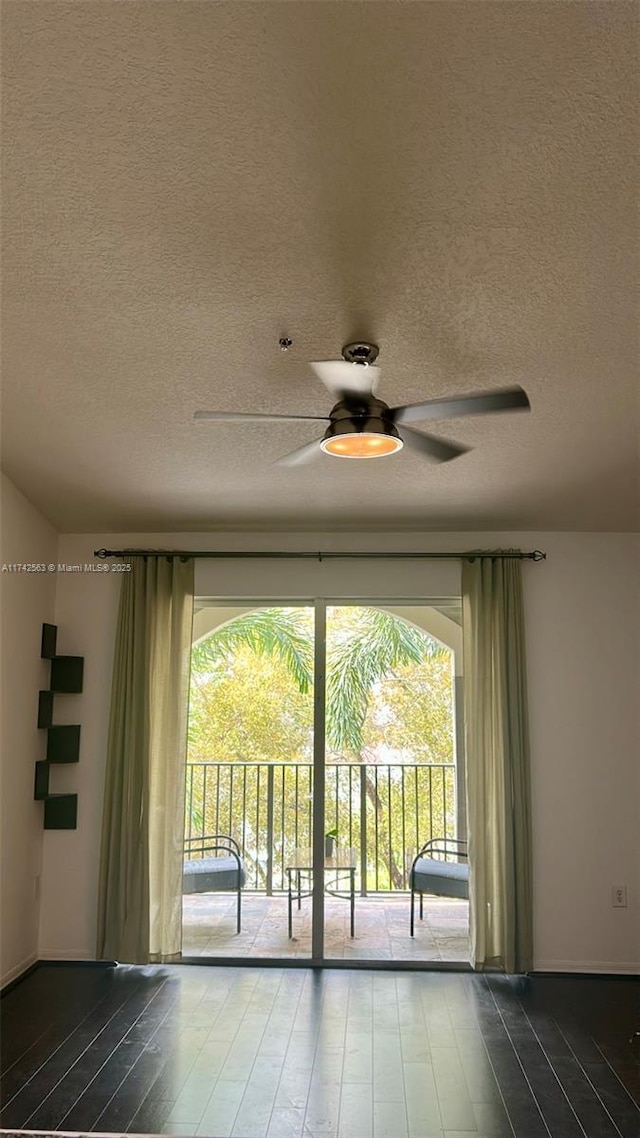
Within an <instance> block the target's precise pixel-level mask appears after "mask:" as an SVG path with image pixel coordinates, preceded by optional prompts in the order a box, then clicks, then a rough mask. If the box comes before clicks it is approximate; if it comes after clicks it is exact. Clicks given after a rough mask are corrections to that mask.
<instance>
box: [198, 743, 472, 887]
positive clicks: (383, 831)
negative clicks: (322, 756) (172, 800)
mask: <svg viewBox="0 0 640 1138" xmlns="http://www.w3.org/2000/svg"><path fill="white" fill-rule="evenodd" d="M312 785H313V767H312V765H311V763H243V762H239V763H216V762H209V763H189V764H187V768H186V826H185V834H186V837H187V838H195V837H198V836H199V835H207V834H214V833H225V834H231V835H232V836H233V837H234V838H235V839H236V840H237V841H238V843H239V845H240V848H241V850H242V854H243V858H244V861H245V866H246V869H247V882H246V886H245V888H247V889H254V890H259V891H262V892H266V893H267V894H268V895H271V894H272V893H274V892H280V891H281V890H284V889H285V888H286V881H285V878H286V875H285V866H286V864H287V859H288V856H289V855H290V854H291V853H292V851H293V850H294V849H295V848H296V847H300V846H310V845H311V843H312V814H313V805H312V798H313V795H312ZM334 828H335V829H336V830H337V834H338V839H337V840H338V843H339V844H340V845H342V846H350V847H353V848H355V849H356V851H357V852H358V874H357V888H358V889H359V891H360V893H361V894H362V895H363V896H364V895H366V894H367V893H378V892H382V893H384V892H388V891H390V890H399V889H406V888H407V884H408V882H407V875H408V870H409V867H410V864H411V859H412V857H413V856H414V854H415V852H416V850H417V849H418V848H419V847H420V846H421V845H423V844H424V842H426V841H427V840H428V839H429V838H436V837H437V838H441V837H449V838H453V837H456V836H457V835H456V766H455V764H454V763H446V764H445V763H437V764H436V763H390V764H381V763H331V764H327V767H326V780H325V829H326V830H330V829H334Z"/></svg>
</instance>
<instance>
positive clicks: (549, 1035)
mask: <svg viewBox="0 0 640 1138" xmlns="http://www.w3.org/2000/svg"><path fill="white" fill-rule="evenodd" d="M1 1010H2V1029H3V1030H2V1080H1V1088H2V1112H1V1114H0V1122H1V1125H2V1127H3V1128H5V1129H12V1128H16V1129H18V1128H28V1129H31V1130H47V1129H58V1130H72V1131H85V1130H100V1131H108V1132H124V1131H134V1132H138V1133H167V1134H187V1135H196V1134H198V1135H209V1136H214V1135H215V1136H216V1138H217V1136H223V1135H234V1136H238V1138H294V1136H295V1138H473V1136H475V1138H478V1136H479V1135H485V1136H494V1138H503V1136H513V1135H515V1136H516V1138H549V1136H550V1135H551V1136H552V1138H584V1136H585V1135H586V1136H587V1138H609V1136H611V1138H615V1136H618V1138H620V1136H622V1138H639V1136H640V1110H639V1109H638V1107H637V1106H636V1105H634V1101H633V1100H634V1099H635V1100H636V1102H637V1101H638V1094H639V1070H640V1065H639V1061H640V1054H639V1052H640V1047H637V1045H636V1044H632V1043H630V1042H629V1041H630V1038H631V1036H632V1035H633V1032H634V1031H635V1030H637V1028H638V1026H639V1022H638V1021H639V1019H640V1015H639V1013H640V985H639V983H638V982H637V981H635V980H632V979H623V978H620V979H591V978H586V977H572V978H566V977H564V978H560V977H532V978H529V979H524V978H523V979H518V978H507V977H502V976H496V975H492V976H480V975H468V974H462V973H460V974H455V973H443V972H439V973H438V972H431V973H429V972H371V971H347V970H344V971H332V970H318V971H307V970H303V969H291V970H288V969H286V968H272V969H269V968H264V969H262V968H260V969H258V968H254V969H251V968H225V967H213V966H212V967H206V966H197V967H195V966H194V967H190V966H186V965H185V966H182V967H179V966H178V967H171V968H168V967H149V968H133V967H123V966H121V967H119V968H117V969H102V968H83V967H78V966H65V967H53V966H45V967H40V968H39V969H37V970H36V971H35V972H34V973H32V974H31V975H30V976H28V977H27V978H26V979H25V980H24V981H23V982H22V983H21V984H19V985H17V986H16V987H15V988H14V989H13V990H11V991H10V992H9V993H8V994H7V995H6V996H5V998H4V999H3V1001H2V1006H1Z"/></svg>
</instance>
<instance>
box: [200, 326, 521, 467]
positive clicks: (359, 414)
mask: <svg viewBox="0 0 640 1138" xmlns="http://www.w3.org/2000/svg"><path fill="white" fill-rule="evenodd" d="M377 356H378V348H377V347H376V346H375V344H367V343H363V342H359V343H355V344H347V345H346V347H344V348H343V349H342V357H343V358H342V359H341V360H318V361H315V362H312V363H311V367H312V368H313V370H314V371H315V373H316V375H317V376H318V378H319V379H320V380H321V381H322V383H324V385H325V387H326V388H328V390H329V391H330V392H331V394H332V395H333V396H334V397H336V398H337V400H338V402H337V403H336V404H335V405H334V406H333V407H332V409H331V411H330V412H329V414H328V415H265V414H259V413H258V414H254V415H252V414H247V413H244V412H235V411H196V413H195V414H194V416H193V417H194V419H198V420H204V419H212V420H214V421H218V422H227V423H228V422H243V423H257V422H277V423H282V422H300V421H305V422H306V421H308V422H318V423H328V424H329V426H328V427H327V428H326V430H325V433H324V435H323V437H322V438H321V439H314V441H313V442H311V443H305V445H304V446H302V447H299V448H298V449H297V450H294V451H292V452H291V453H290V454H287V455H285V456H284V457H283V458H280V459H278V462H279V463H280V464H282V465H284V466H297V465H298V464H299V463H303V462H309V461H310V460H312V459H313V458H315V457H317V455H319V454H321V453H322V452H323V451H324V453H325V454H329V455H334V456H335V457H337V458H382V457H383V456H384V455H389V454H395V453H396V451H399V450H401V449H402V446H403V444H405V445H406V446H407V447H409V448H410V449H412V450H415V451H418V452H419V453H420V454H421V455H422V456H423V457H424V458H428V459H430V460H431V461H432V462H449V460H450V459H452V458H458V456H459V455H461V454H465V452H466V451H468V450H469V447H465V446H462V445H460V444H459V443H453V442H449V441H447V440H445V439H441V438H437V437H436V436H434V435H428V434H425V433H424V432H423V431H416V430H415V429H414V428H413V427H409V426H407V424H408V423H415V422H420V421H422V420H424V419H457V418H458V417H459V416H462V415H487V414H490V413H492V412H495V411H528V410H529V409H530V404H529V399H528V397H527V393H526V391H524V390H523V389H522V388H521V387H503V388H496V389H495V390H493V391H485V392H478V393H476V394H474V395H454V396H450V397H448V398H444V399H427V400H426V401H425V402H424V403H409V404H407V405H406V406H404V407H389V406H388V405H387V404H386V403H383V401H382V400H381V399H378V398H377V397H376V395H375V394H374V393H375V390H376V387H377V384H378V380H379V378H380V368H378V367H374V366H373V364H374V361H375V360H376V358H377Z"/></svg>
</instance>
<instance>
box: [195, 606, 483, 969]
mask: <svg viewBox="0 0 640 1138" xmlns="http://www.w3.org/2000/svg"><path fill="white" fill-rule="evenodd" d="M461 660H462V653H461V629H460V613H459V603H458V602H457V601H450V600H441V601H436V600H434V601H430V602H421V603H416V604H412V605H407V604H395V603H393V602H391V601H389V602H387V601H380V602H375V603H367V604H359V603H346V602H345V603H334V602H331V603H327V602H325V601H324V600H321V599H319V600H316V601H315V602H313V604H312V603H308V604H304V605H301V604H292V605H284V604H283V605H277V606H276V605H273V604H255V603H254V604H247V603H245V604H243V605H240V604H238V605H232V604H228V605H225V606H222V605H220V604H212V603H209V602H206V601H200V602H198V607H197V612H196V618H195V629H194V649H193V661H192V664H193V666H192V682H191V703H190V716H189V752H188V762H187V767H186V778H185V877H184V883H185V886H184V887H185V893H184V899H183V901H184V904H183V956H184V957H187V958H201V957H207V956H215V957H218V958H231V959H246V960H249V959H265V958H278V959H282V960H292V959H302V960H307V961H313V962H316V963H320V962H322V961H323V960H327V961H337V960H340V961H344V962H349V961H371V962H374V961H380V960H388V961H394V960H395V961H412V960H413V961H425V960H437V961H454V960H455V961H464V960H466V959H467V921H468V912H467V910H468V905H467V902H465V901H463V900H460V899H456V898H448V897H439V898H434V897H427V898H425V899H424V902H423V904H422V906H421V908H419V906H418V905H416V919H415V929H414V936H411V935H410V927H409V923H410V901H411V897H410V890H409V885H410V871H411V864H412V860H413V858H414V857H415V855H416V853H417V852H418V851H419V850H420V848H421V847H422V846H423V845H424V844H425V843H426V842H427V841H429V840H430V839H438V840H440V841H443V840H444V841H446V840H447V839H460V838H464V837H465V836H466V834H465V822H464V762H463V755H462V750H461V746H460V735H461V732H460V731H457V730H456V703H457V700H458V703H459V698H460V685H461V683H462V677H461V675H460V667H461ZM216 836H217V838H218V839H219V844H220V846H222V847H223V848H221V849H214V848H211V842H212V839H214V838H215V837H216ZM227 840H229V841H230V842H233V843H235V846H234V847H233V848H232V846H231V844H229V845H228V848H224V842H225V841H227ZM207 843H209V848H208V847H207ZM444 856H445V859H446V860H450V861H453V860H456V859H454V858H452V857H450V856H449V854H448V853H447V850H446V847H445V855H444ZM214 858H215V859H225V860H227V861H228V865H227V866H226V868H227V869H228V870H229V871H230V872H231V876H228V875H227V876H224V873H223V872H222V871H221V870H217V872H218V873H219V876H218V878H216V877H215V875H214V871H216V869H217V867H216V866H215V864H213V862H212V859H214ZM234 858H235V859H236V860H235V861H234ZM238 858H239V859H240V861H241V863H242V865H241V867H240V870H239V873H241V874H242V882H241V884H239V882H240V877H239V873H238V872H236V877H235V878H234V877H233V870H234V869H236V871H238V865H237V859H238ZM229 859H230V860H229ZM203 862H210V863H211V864H210V865H208V866H204V865H203V864H202V863H203ZM238 884H239V888H234V886H237V885H238ZM217 886H219V888H218V887H217ZM420 914H421V915H420ZM238 917H239V920H238ZM238 924H239V931H238Z"/></svg>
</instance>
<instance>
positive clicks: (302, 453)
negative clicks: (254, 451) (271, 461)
mask: <svg viewBox="0 0 640 1138" xmlns="http://www.w3.org/2000/svg"><path fill="white" fill-rule="evenodd" d="M321 442H322V439H314V440H313V442H311V443H305V445H304V446H303V447H298V449H297V450H292V451H291V453H290V454H285V455H283V456H282V458H277V459H276V465H277V466H301V465H302V464H303V463H304V462H313V460H314V458H318V456H319V455H321V454H322V451H321V450H320V443H321Z"/></svg>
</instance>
